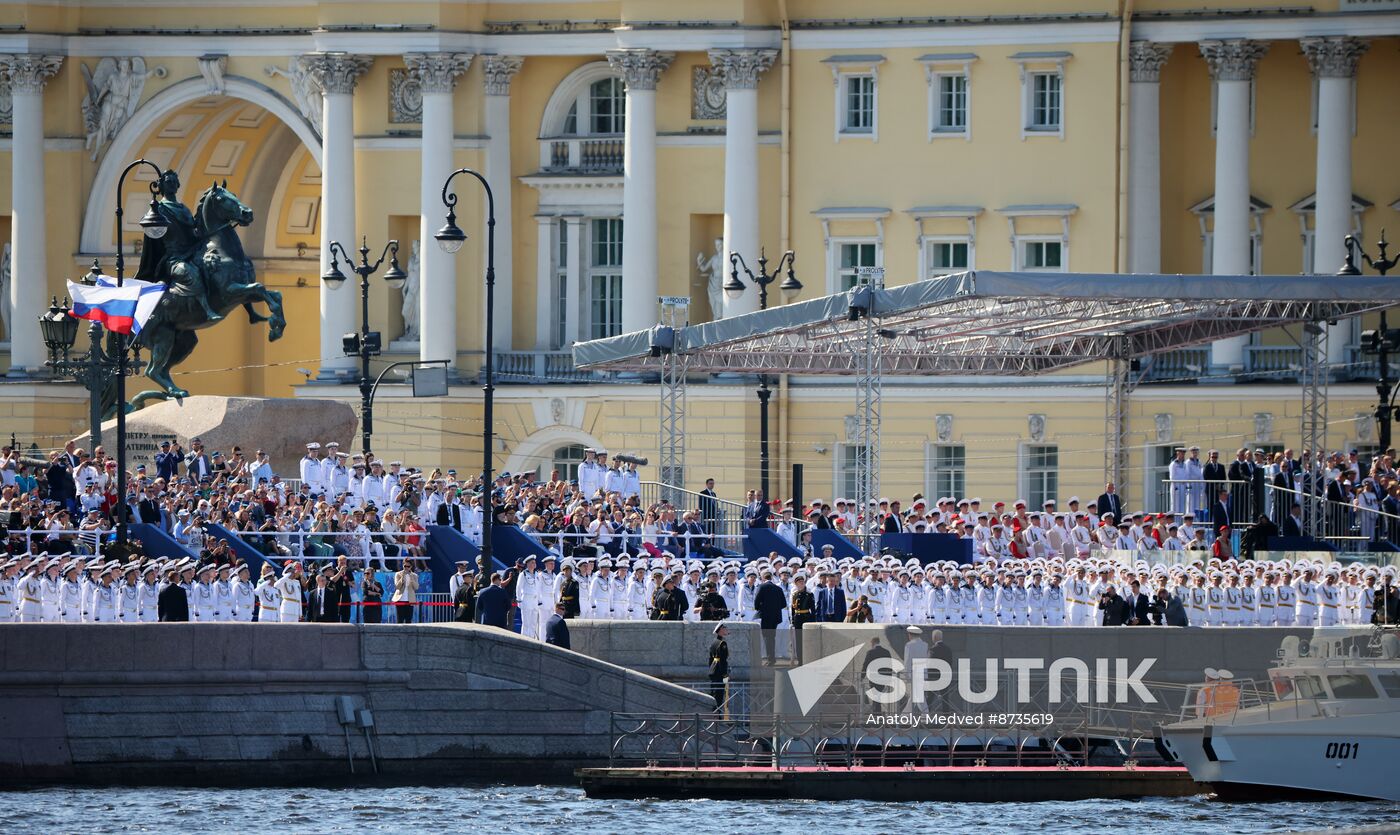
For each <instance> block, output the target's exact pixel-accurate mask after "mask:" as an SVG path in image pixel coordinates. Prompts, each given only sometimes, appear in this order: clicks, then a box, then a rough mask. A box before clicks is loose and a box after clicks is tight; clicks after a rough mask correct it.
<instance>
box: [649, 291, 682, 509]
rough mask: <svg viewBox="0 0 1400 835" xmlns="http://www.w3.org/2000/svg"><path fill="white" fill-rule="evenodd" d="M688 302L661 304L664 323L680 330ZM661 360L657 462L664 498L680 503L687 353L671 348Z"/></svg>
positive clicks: (673, 502) (662, 322)
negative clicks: (682, 303)
mask: <svg viewBox="0 0 1400 835" xmlns="http://www.w3.org/2000/svg"><path fill="white" fill-rule="evenodd" d="M686 312H687V306H685V305H680V304H675V303H669V304H668V303H665V300H663V304H662V305H661V324H662V325H665V326H666V327H670V328H675V329H676V330H679V329H680V328H682V327H684V326H685V324H686ZM659 359H660V361H661V421H660V427H659V437H658V439H657V446H658V447H659V450H658V451H659V453H660V454H659V456H658V457H659V459H660V460H659V461H658V462H657V465H658V469H659V472H660V476H661V483H662V485H664V487H663V489H662V498H663V499H665V500H666V501H669V502H671V503H672V504H678V503H679V501H680V495H679V493H678V490H677V489H676V488H678V487H680V486H683V485H684V484H685V412H686V386H685V375H686V365H687V359H688V357H687V355H686V354H684V353H680V352H676V351H667V352H665V353H663V354H662V355H661V356H660V357H659Z"/></svg>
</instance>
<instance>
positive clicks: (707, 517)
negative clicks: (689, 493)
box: [699, 478, 719, 536]
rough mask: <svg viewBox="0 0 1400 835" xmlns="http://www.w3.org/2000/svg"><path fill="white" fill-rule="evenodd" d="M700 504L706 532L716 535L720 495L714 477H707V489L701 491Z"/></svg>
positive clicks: (701, 519) (701, 518)
mask: <svg viewBox="0 0 1400 835" xmlns="http://www.w3.org/2000/svg"><path fill="white" fill-rule="evenodd" d="M699 504H700V523H701V524H702V525H703V526H704V528H705V533H707V534H709V535H710V536H714V535H715V530H716V527H717V526H718V524H719V496H717V495H716V494H715V480H714V479H713V478H707V479H705V489H704V490H701V491H700V501H699Z"/></svg>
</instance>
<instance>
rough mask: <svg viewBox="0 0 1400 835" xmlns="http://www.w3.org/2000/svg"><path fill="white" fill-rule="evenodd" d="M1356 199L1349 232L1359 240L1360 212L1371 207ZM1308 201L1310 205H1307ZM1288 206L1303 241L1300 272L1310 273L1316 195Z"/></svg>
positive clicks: (1311, 270)
mask: <svg viewBox="0 0 1400 835" xmlns="http://www.w3.org/2000/svg"><path fill="white" fill-rule="evenodd" d="M1353 89H1355V87H1353ZM1357 200H1358V198H1356V197H1355V195H1353V197H1352V201H1351V234H1352V235H1354V236H1356V239H1357V240H1358V241H1359V240H1361V214H1362V213H1363V212H1365V211H1366V210H1367V209H1369V208H1371V206H1370V204H1368V203H1358V202H1357ZM1310 202H1311V204H1312V205H1311V206H1308V203H1310ZM1288 208H1289V211H1291V212H1293V213H1294V214H1296V215H1297V216H1298V230H1299V237H1300V238H1302V241H1303V268H1302V270H1300V272H1301V273H1302V274H1303V275H1312V272H1313V246H1314V241H1315V240H1316V237H1315V235H1314V232H1315V227H1314V226H1311V225H1309V221H1311V222H1313V223H1316V221H1317V195H1316V194H1313V195H1311V197H1304V198H1303V199H1302V200H1299V201H1298V202H1297V203H1294V204H1293V205H1292V206H1290V207H1288ZM1336 246H1337V250H1338V251H1339V252H1340V251H1341V248H1342V246H1341V243H1340V242H1339V243H1337V244H1336ZM1343 255H1345V253H1343ZM1341 263H1342V257H1340V256H1339V257H1338V258H1337V265H1338V266H1341Z"/></svg>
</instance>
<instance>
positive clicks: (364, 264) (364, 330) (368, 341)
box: [321, 238, 408, 459]
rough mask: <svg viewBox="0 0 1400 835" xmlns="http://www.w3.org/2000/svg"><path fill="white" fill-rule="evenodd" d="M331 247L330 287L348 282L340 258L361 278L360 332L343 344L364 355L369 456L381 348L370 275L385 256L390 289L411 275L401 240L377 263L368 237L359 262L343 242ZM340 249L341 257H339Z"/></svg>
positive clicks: (363, 423) (363, 429)
mask: <svg viewBox="0 0 1400 835" xmlns="http://www.w3.org/2000/svg"><path fill="white" fill-rule="evenodd" d="M329 249H330V255H331V265H330V266H329V267H328V268H326V272H325V274H324V275H322V276H321V280H322V281H324V282H325V283H326V286H327V287H330V288H331V289H332V290H335V289H338V288H339V287H340V285H342V284H344V283H345V273H343V272H341V271H340V257H343V258H345V265H346V266H347V267H349V268H350V270H351V271H352V272H354V273H355V275H358V276H359V277H360V332H359V333H347V334H345V337H344V338H343V340H342V343H343V345H344V346H345V353H346V355H347V356H358V357H359V358H360V447H361V449H360V451H361V452H363V453H364V454H365V457H366V459H368V457H369V452H370V439H371V437H373V435H374V382H375V381H374V380H373V379H372V378H371V377H370V376H369V359H370V357H377V356H379V353H380V349H381V342H380V336H379V331H371V330H370V329H369V277H370V276H372V275H374V274H375V273H376V272H378V270H379V265H381V264H383V263H384V259H385V258H389V269H388V270H387V271H386V272H385V273H384V283H385V284H387V285H389V287H390V289H393V290H398V289H399V288H401V287H403V285H404V282H405V281H407V280H408V276H407V275H405V274H404V271H403V270H401V269H400V268H399V242H398V241H390V242H389V243H387V244H385V245H384V251H383V252H381V253H379V260H377V261H375V262H374V263H373V264H371V263H370V262H369V245H368V243H367V242H366V240H365V239H364V238H361V239H360V250H359V252H360V263H359V264H356V263H355V259H354V258H351V257H350V253H348V252H346V251H345V247H343V246H341V244H340V241H331V243H330V247H329ZM337 251H338V252H339V256H340V257H337Z"/></svg>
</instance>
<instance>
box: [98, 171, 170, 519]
mask: <svg viewBox="0 0 1400 835" xmlns="http://www.w3.org/2000/svg"><path fill="white" fill-rule="evenodd" d="M142 165H148V166H150V168H151V170H152V171H153V172H155V179H154V180H152V181H151V209H150V211H148V212H147V216H148V217H151V216H153V215H155V208H156V195H158V194H159V193H160V177H161V170H160V166H158V165H156V164H155V163H153V162H151V161H150V160H147V159H138V160H135V161H134V162H131V163H130V164H128V165H127V166H126V168H124V169H122V173H121V176H120V177H118V178H117V288H118V289H121V286H122V279H124V278H125V277H126V259H125V257H123V255H122V246H123V241H122V215H123V214H125V212H124V211H123V209H122V186H123V185H125V184H126V175H127V174H130V173H131V172H132V171H133V170H135V169H136V168H139V167H141V166H142ZM142 220H143V221H145V220H146V218H142ZM142 231H143V232H144V233H145V234H146V235H147V236H148V237H152V238H159V237H161V236H163V235H164V234H165V226H164V225H163V224H162V225H160V226H158V227H157V226H154V225H150V224H148V223H145V222H143V223H142ZM109 333H111V335H112V338H113V339H114V340H115V347H116V349H117V507H116V511H117V544H118V545H125V544H126V541H127V530H126V529H127V522H126V517H127V514H128V513H130V512H131V507H130V505H128V504H127V501H126V485H127V481H126V357H127V352H128V351H129V350H130V336H131V335H130V334H129V333H116V332H111V331H109Z"/></svg>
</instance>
